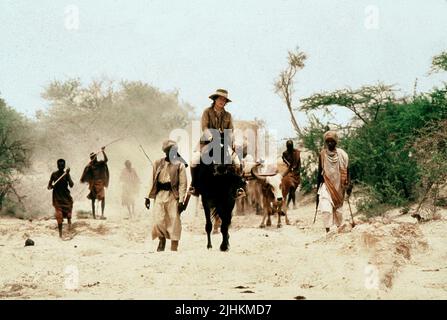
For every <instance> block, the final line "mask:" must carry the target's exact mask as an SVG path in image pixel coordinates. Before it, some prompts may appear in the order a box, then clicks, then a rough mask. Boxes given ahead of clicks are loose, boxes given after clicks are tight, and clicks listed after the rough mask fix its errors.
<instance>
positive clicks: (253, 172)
mask: <svg viewBox="0 0 447 320" xmlns="http://www.w3.org/2000/svg"><path fill="white" fill-rule="evenodd" d="M260 165H261V164H257V165H256V166H254V167H253V168H251V174H252V175H253V176H255V177H256V179H259V180H261V181H265V178H264V177H261V176H260V175H258V174H257V171H258V167H259V166H260ZM255 169H256V170H255Z"/></svg>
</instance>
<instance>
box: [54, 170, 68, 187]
mask: <svg viewBox="0 0 447 320" xmlns="http://www.w3.org/2000/svg"><path fill="white" fill-rule="evenodd" d="M68 170H70V168H67V170H65V172H64V174H63V175H61V176H60V177H59V179H57V180H56V181H54V182H53V183H52V184H51V186H52V187H54V186H55V185H56V183H58V182H59V181H60V180H61V179H62V178H63V177H65V176H66V175H67V173H68Z"/></svg>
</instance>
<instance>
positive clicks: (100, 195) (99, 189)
mask: <svg viewBox="0 0 447 320" xmlns="http://www.w3.org/2000/svg"><path fill="white" fill-rule="evenodd" d="M104 149H105V147H102V148H101V152H102V154H103V157H104V160H101V161H98V158H97V153H95V152H92V153H90V163H89V164H88V165H87V166H86V167H85V169H84V172H83V173H82V176H81V182H82V183H88V187H89V190H90V193H89V194H88V195H87V198H88V199H90V200H91V201H92V213H93V219H96V213H95V201H96V200H98V201H101V219H103V220H104V219H106V218H105V217H104V209H105V206H106V195H105V188H108V187H109V168H108V166H107V161H108V158H107V155H106V153H105V152H104Z"/></svg>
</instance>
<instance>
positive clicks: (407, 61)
mask: <svg viewBox="0 0 447 320" xmlns="http://www.w3.org/2000/svg"><path fill="white" fill-rule="evenodd" d="M68 5H75V6H76V7H77V8H79V19H80V20H79V29H78V30H67V29H66V28H65V22H66V21H65V19H66V14H65V10H66V8H67V6H68ZM370 5H372V6H374V7H375V8H377V9H378V10H379V11H378V12H379V22H378V27H379V28H378V29H368V28H366V27H365V19H368V18H369V17H370V13H369V11H368V12H365V8H367V7H368V6H370ZM446 17H447V1H446V0H425V1H423V0H413V1H404V0H393V1H387V0H383V1H377V0H369V1H361V0H350V1H348V0H345V1H333V0H313V1H311V0H306V1H304V0H301V1H300V0H279V1H214V0H213V1H211V0H208V1H205V0H200V1H199V0H193V1H161V0H127V1H124V0H115V1H111V0H107V1H106V0H101V1H98V0H97V1H76V0H71V1H65V0H59V1H54V0H52V1H49V0H48V1H44V0H39V1H32V0H28V1H25V0H0V21H1V27H0V41H1V46H0V94H1V96H2V97H3V98H4V99H5V100H6V101H7V102H8V103H9V104H10V105H11V106H13V107H15V108H16V109H17V110H19V111H21V112H24V113H26V114H28V115H33V114H34V112H35V111H36V110H38V109H41V108H44V107H45V101H44V100H42V99H41V98H40V93H41V92H42V88H43V87H44V86H45V85H46V84H48V83H49V82H50V81H52V80H54V79H66V78H69V77H80V78H81V80H82V81H83V82H84V83H87V82H88V81H90V80H92V79H94V78H101V77H103V76H105V77H108V78H111V79H114V80H120V79H128V80H142V81H145V82H148V83H150V84H152V85H154V86H156V87H159V88H160V89H162V90H172V89H178V90H179V91H180V97H181V99H183V100H184V101H187V102H189V103H191V104H192V105H194V106H195V107H197V113H200V112H201V109H202V108H203V107H205V106H207V105H208V104H209V100H208V98H207V97H208V95H209V94H210V93H211V92H212V91H214V90H215V89H216V88H219V87H223V88H227V89H228V90H229V91H230V96H231V98H232V100H233V101H234V103H232V104H230V105H229V106H228V110H229V111H230V112H232V113H233V115H234V116H235V118H238V119H253V118H254V117H257V118H261V119H265V120H266V121H267V123H268V125H269V127H270V128H271V129H274V130H277V131H278V133H279V135H280V136H289V135H292V134H293V131H292V127H291V124H290V121H289V115H288V113H287V111H286V109H285V107H284V105H283V103H282V101H281V100H280V99H279V97H278V96H277V95H276V94H275V93H274V92H273V81H274V79H275V78H276V77H277V75H278V73H279V72H280V70H281V69H282V68H283V67H284V66H285V64H286V56H287V50H290V49H293V48H294V47H296V46H299V47H300V48H301V49H302V50H304V51H305V52H307V53H308V56H309V59H308V61H307V66H306V68H305V69H304V70H303V71H302V72H300V74H299V75H298V76H297V85H296V89H297V90H296V97H297V98H302V97H306V96H308V95H310V94H312V93H314V92H317V91H321V90H332V89H338V88H344V87H346V86H350V87H353V88H355V87H359V86H361V85H364V84H372V83H375V82H377V81H379V80H380V81H383V82H385V83H394V84H396V85H397V87H398V88H401V89H402V90H403V91H404V92H411V91H412V88H413V83H414V80H415V78H416V77H418V78H419V90H425V89H428V88H431V87H432V86H434V85H436V84H440V83H441V81H442V80H446V77H445V76H444V75H435V76H427V71H428V70H429V67H430V61H431V57H432V56H433V55H435V54H438V53H440V52H441V51H443V50H446V49H447V18H446ZM367 21H369V20H367ZM296 102H297V103H298V99H296ZM346 116H347V114H340V115H339V120H342V118H343V117H346ZM299 118H300V120H299V121H300V123H303V120H302V119H303V118H302V117H301V116H300V115H299Z"/></svg>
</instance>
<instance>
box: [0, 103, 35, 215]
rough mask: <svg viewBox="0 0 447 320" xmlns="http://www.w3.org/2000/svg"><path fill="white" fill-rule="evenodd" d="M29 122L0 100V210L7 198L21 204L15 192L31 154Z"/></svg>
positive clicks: (19, 196) (19, 197)
mask: <svg viewBox="0 0 447 320" xmlns="http://www.w3.org/2000/svg"><path fill="white" fill-rule="evenodd" d="M30 129H31V127H30V125H29V122H28V121H27V120H26V119H25V118H24V116H22V115H21V114H19V113H18V112H16V111H15V110H14V109H12V108H11V107H9V106H8V105H6V103H5V101H4V100H3V99H1V98H0V210H2V208H3V205H4V202H5V200H6V199H8V196H11V195H12V196H13V197H15V200H17V201H19V202H21V201H22V198H23V196H21V195H19V193H18V192H17V190H16V184H17V183H18V180H19V175H20V173H23V170H24V169H25V168H26V167H27V166H28V164H29V156H30V154H31V143H30V136H31V133H30Z"/></svg>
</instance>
